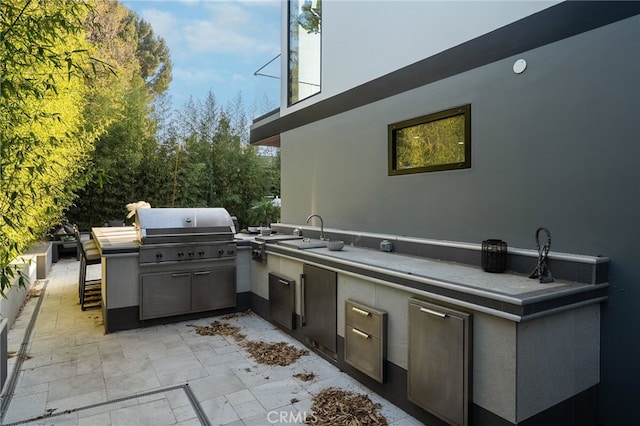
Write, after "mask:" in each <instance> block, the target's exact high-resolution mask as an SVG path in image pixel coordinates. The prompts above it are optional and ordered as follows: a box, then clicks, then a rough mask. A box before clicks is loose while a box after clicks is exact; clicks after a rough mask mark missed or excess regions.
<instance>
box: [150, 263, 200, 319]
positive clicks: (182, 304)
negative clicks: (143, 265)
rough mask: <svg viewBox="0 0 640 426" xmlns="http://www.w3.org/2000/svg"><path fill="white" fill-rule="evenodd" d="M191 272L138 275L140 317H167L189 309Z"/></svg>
mask: <svg viewBox="0 0 640 426" xmlns="http://www.w3.org/2000/svg"><path fill="white" fill-rule="evenodd" d="M190 287H191V273H190V272H177V273H171V272H166V273H158V274H144V275H141V276H140V319H142V320H144V319H150V318H159V317H167V316H171V315H179V314H184V313H187V312H189V311H190V310H191V289H190Z"/></svg>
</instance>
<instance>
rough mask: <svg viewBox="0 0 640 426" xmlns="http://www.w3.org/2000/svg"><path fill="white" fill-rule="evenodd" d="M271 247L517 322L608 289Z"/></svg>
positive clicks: (368, 254) (436, 263)
mask: <svg viewBox="0 0 640 426" xmlns="http://www.w3.org/2000/svg"><path fill="white" fill-rule="evenodd" d="M267 247H268V248H267V251H268V253H269V254H272V255H279V256H283V257H288V258H291V259H295V260H299V261H304V262H307V263H315V264H317V265H318V266H321V267H325V268H330V269H335V270H336V271H338V272H340V273H346V274H351V275H355V276H360V277H366V278H367V279H371V280H375V281H378V282H380V283H382V284H384V285H388V286H391V287H397V288H400V289H402V290H406V291H409V292H411V293H415V294H418V295H425V296H428V297H432V298H435V299H438V300H442V301H446V302H450V303H453V304H456V305H459V306H464V307H469V308H473V309H475V310H479V311H482V312H486V313H489V314H493V315H496V316H499V317H502V318H506V319H509V320H512V321H517V322H519V321H523V320H527V319H532V318H536V317H540V316H544V315H548V314H551V313H554V312H558V311H562V310H566V309H571V308H575V307H578V306H583V305H586V304H591V303H598V302H602V301H604V300H606V298H607V290H608V286H609V285H608V283H602V284H584V283H577V282H569V281H562V280H556V281H554V282H551V283H540V282H539V281H538V280H537V279H530V278H528V276H525V275H521V274H515V273H510V272H505V273H488V272H485V271H484V270H482V269H481V268H480V267H479V266H478V267H476V266H471V265H465V264H460V263H455V262H446V261H440V260H435V259H428V258H422V257H416V256H410V255H404V254H397V253H387V252H383V251H379V250H372V249H366V248H361V247H354V246H345V247H344V249H343V250H340V251H330V250H328V249H327V248H311V249H302V250H301V249H295V248H290V247H286V246H284V245H279V244H268V245H267ZM534 266H535V265H534Z"/></svg>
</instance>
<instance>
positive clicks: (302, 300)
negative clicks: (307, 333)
mask: <svg viewBox="0 0 640 426" xmlns="http://www.w3.org/2000/svg"><path fill="white" fill-rule="evenodd" d="M305 281H306V276H305V274H300V322H301V323H302V325H303V326H304V325H305V324H306V319H305V315H304V314H305V308H304V305H305V303H306V301H305V292H304V287H305Z"/></svg>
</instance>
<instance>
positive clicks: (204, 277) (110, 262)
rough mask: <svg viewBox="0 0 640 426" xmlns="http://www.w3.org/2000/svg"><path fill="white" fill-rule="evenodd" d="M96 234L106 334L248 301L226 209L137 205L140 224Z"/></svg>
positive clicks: (232, 308)
mask: <svg viewBox="0 0 640 426" xmlns="http://www.w3.org/2000/svg"><path fill="white" fill-rule="evenodd" d="M92 234H93V238H94V239H95V240H96V243H97V246H98V248H99V250H100V254H101V256H102V273H101V275H102V298H103V306H102V311H103V317H104V326H105V331H106V332H107V333H109V332H113V331H118V330H126V329H131V328H138V327H141V326H144V325H148V324H155V323H161V322H169V321H173V320H180V319H186V318H191V317H194V316H197V315H203V314H208V313H210V312H212V311H215V312H217V313H223V312H227V311H235V310H236V309H238V308H242V307H243V304H242V303H240V304H238V302H237V262H236V260H237V243H236V241H235V239H234V235H235V224H234V222H233V218H232V217H231V216H230V215H229V213H228V212H227V211H226V210H225V209H224V208H153V209H140V210H138V211H137V214H136V223H135V226H125V227H113V228H112V227H104V228H93V229H92Z"/></svg>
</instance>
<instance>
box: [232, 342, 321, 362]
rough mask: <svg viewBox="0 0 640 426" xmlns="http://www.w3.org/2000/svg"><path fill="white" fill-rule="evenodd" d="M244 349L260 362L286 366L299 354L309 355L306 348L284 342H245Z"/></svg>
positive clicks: (296, 358)
mask: <svg viewBox="0 0 640 426" xmlns="http://www.w3.org/2000/svg"><path fill="white" fill-rule="evenodd" d="M244 347H245V349H246V350H247V351H248V352H249V354H250V355H251V357H252V358H253V359H255V360H256V361H257V362H259V363H260V364H266V365H279V366H282V367H284V366H287V365H290V364H292V363H294V362H296V361H297V360H298V358H300V357H301V356H304V355H309V351H308V350H306V349H296V348H295V347H293V346H291V345H289V344H288V343H286V342H278V343H267V342H251V341H249V342H245V343H244Z"/></svg>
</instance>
